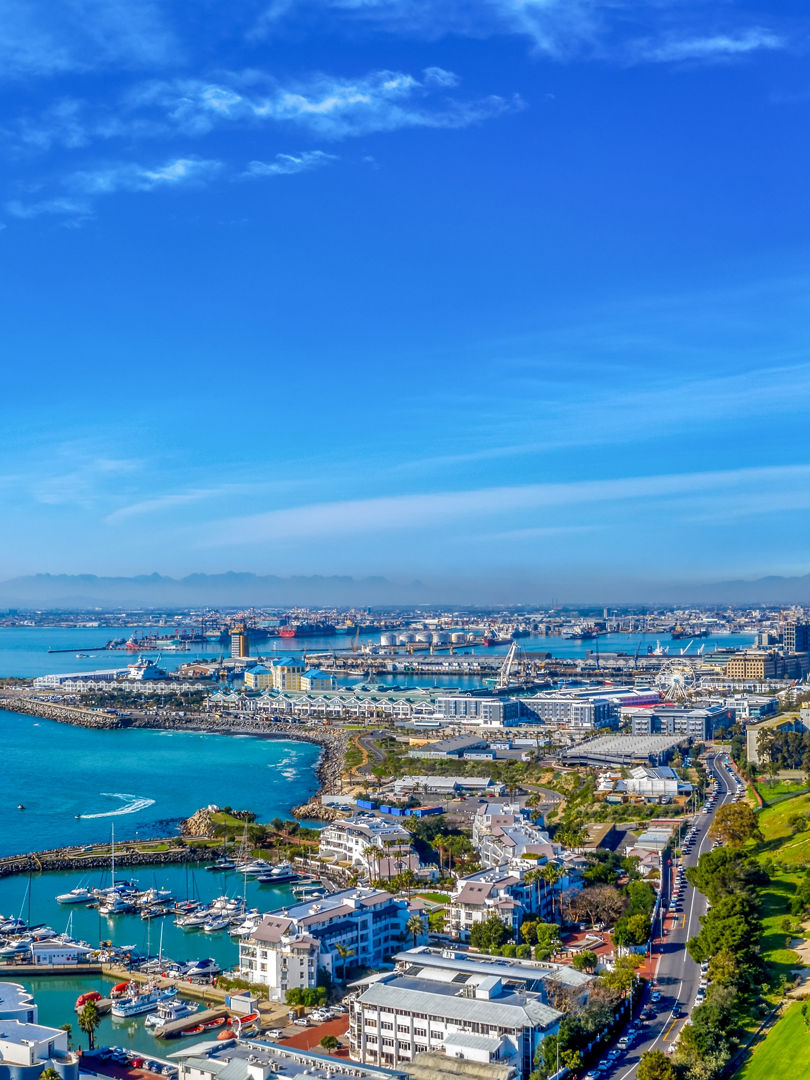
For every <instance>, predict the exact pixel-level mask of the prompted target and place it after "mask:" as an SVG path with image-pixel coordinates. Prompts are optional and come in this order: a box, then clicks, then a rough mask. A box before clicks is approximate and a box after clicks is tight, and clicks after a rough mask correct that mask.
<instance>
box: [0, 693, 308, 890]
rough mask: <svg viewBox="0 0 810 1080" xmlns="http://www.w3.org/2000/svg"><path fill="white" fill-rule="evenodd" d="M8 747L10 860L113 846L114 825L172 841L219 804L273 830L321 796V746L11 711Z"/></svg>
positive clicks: (3, 807)
mask: <svg viewBox="0 0 810 1080" xmlns="http://www.w3.org/2000/svg"><path fill="white" fill-rule="evenodd" d="M0 738H1V739H2V746H3V755H2V766H1V767H2V784H1V785H0V813H2V826H0V855H10V854H16V853H18V852H25V851H40V850H44V849H49V848H55V847H63V846H65V845H68V844H90V843H93V842H98V841H104V840H109V838H110V826H111V825H112V824H113V823H114V824H115V835H116V839H120V840H137V839H147V838H149V837H154V836H166V835H170V834H172V833H174V832H176V830H177V826H178V824H179V822H180V820H181V819H183V818H187V817H189V816H190V815H191V814H193V813H194V811H195V810H198V809H199V808H200V807H202V806H207V805H209V804H210V803H216V804H217V805H218V806H232V807H234V808H235V809H239V810H252V811H253V812H254V813H255V814H256V815H257V816H258V819H259V821H269V820H271V819H272V818H274V817H277V816H280V817H288V816H289V812H290V808H291V807H293V806H296V805H298V804H299V803H303V802H306V801H307V800H308V799H309V798H310V797H311V796H312V795H313V794H314V792H315V790H316V789H317V778H316V775H315V766H316V764H317V761H318V757H319V755H320V747H318V746H315V745H313V744H311V743H303V742H293V741H291V740H285V739H265V738H258V737H254V736H248V735H215V734H205V733H202V732H192V731H154V730H140V729H139V730H115V729H114V730H97V729H94V728H82V727H73V726H72V725H69V724H59V723H57V722H56V721H53V720H45V719H41V718H39V717H35V716H27V715H23V714H21V713H8V712H0ZM18 804H22V805H23V806H24V807H25V809H24V810H17V806H18ZM0 910H2V906H0Z"/></svg>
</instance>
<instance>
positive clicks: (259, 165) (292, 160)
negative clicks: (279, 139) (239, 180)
mask: <svg viewBox="0 0 810 1080" xmlns="http://www.w3.org/2000/svg"><path fill="white" fill-rule="evenodd" d="M333 161H337V157H336V155H335V154H327V153H325V152H324V151H323V150H302V151H300V153H297V154H276V156H275V157H274V158H273V160H272V161H251V162H250V163H249V164H248V167H247V168H246V169H245V171H244V172H243V173H242V176H244V177H248V178H254V177H263V176H293V175H294V174H295V173H300V172H309V171H311V170H312V169H320V168H322V167H323V166H324V165H330V164H331V163H332V162H333Z"/></svg>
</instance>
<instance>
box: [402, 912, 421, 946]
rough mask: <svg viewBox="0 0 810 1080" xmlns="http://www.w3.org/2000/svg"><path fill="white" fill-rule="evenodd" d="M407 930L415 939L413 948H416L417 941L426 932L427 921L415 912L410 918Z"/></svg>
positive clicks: (406, 926)
mask: <svg viewBox="0 0 810 1080" xmlns="http://www.w3.org/2000/svg"><path fill="white" fill-rule="evenodd" d="M405 930H406V932H407V933H408V934H410V935H411V936H412V937H413V947H414V948H416V942H417V939H418V938H420V937H421V936H422V934H424V932H425V920H424V919H423V918H422V916H421V915H417V914H416V912H414V913H413V914H412V915H410V916H409V917H408V921H407V922H406V923H405Z"/></svg>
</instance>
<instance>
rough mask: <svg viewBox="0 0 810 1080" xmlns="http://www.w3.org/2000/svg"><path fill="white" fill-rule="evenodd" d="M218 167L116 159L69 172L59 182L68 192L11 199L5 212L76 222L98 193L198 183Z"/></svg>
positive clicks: (191, 161) (215, 163)
mask: <svg viewBox="0 0 810 1080" xmlns="http://www.w3.org/2000/svg"><path fill="white" fill-rule="evenodd" d="M220 169H221V163H220V162H218V161H211V160H205V159H201V158H175V159H174V160H172V161H167V162H164V163H163V164H162V165H154V166H147V165H139V164H137V163H135V162H118V163H116V164H113V165H105V166H103V167H101V168H97V169H90V170H82V171H79V172H74V173H71V174H70V175H68V176H67V177H65V178H64V180H63V181H62V186H63V187H64V188H66V189H67V190H68V191H69V193H70V194H68V195H57V196H55V197H53V198H50V199H43V200H39V201H35V202H29V203H26V202H22V201H21V200H19V199H12V200H10V201H9V202H7V203H6V211H7V212H8V213H9V214H10V215H11V216H12V217H15V218H20V219H23V220H25V219H30V218H37V217H41V216H42V215H43V214H50V215H54V216H59V217H63V218H64V219H66V220H67V221H70V222H72V223H74V224H79V223H81V222H82V221H85V220H86V219H87V218H89V217H91V216H92V214H93V199H95V198H97V197H98V196H100V195H113V194H115V193H116V192H122V191H123V192H147V191H155V190H156V189H158V188H173V187H179V186H186V185H191V184H200V183H204V182H206V181H208V180H210V179H211V178H212V177H213V176H214V175H216V174H217V173H218V172H219V171H220Z"/></svg>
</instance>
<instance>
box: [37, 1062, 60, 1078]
mask: <svg viewBox="0 0 810 1080" xmlns="http://www.w3.org/2000/svg"><path fill="white" fill-rule="evenodd" d="M39 1080H62V1078H61V1076H60V1075H59V1073H58V1072H57V1071H56V1069H55V1068H54V1067H53V1065H48V1067H47V1068H45V1069H43V1070H42V1072H41V1073H40V1074H39Z"/></svg>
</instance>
